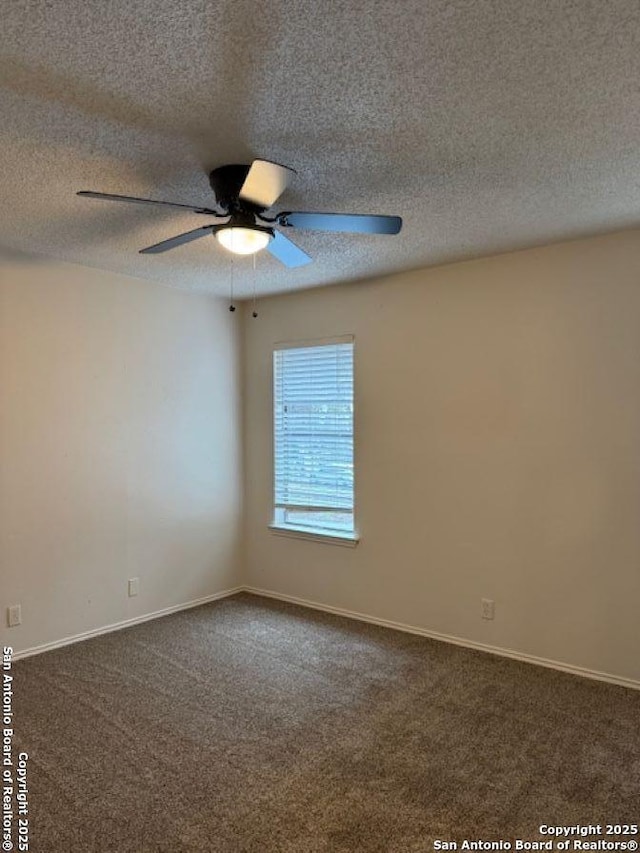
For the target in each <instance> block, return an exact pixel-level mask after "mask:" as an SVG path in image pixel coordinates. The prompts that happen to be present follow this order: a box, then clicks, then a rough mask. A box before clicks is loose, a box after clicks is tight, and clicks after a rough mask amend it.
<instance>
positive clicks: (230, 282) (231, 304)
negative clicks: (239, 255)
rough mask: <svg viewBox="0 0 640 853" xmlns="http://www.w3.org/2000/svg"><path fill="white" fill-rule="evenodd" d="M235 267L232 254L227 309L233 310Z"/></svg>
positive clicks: (234, 307)
mask: <svg viewBox="0 0 640 853" xmlns="http://www.w3.org/2000/svg"><path fill="white" fill-rule="evenodd" d="M234 269H235V263H234V260H233V256H232V257H231V276H230V279H229V311H231V312H233V311H235V310H236V306H235V305H234V304H233V271H234Z"/></svg>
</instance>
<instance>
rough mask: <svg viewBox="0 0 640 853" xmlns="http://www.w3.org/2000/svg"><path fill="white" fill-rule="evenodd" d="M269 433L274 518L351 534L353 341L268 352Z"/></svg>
mask: <svg viewBox="0 0 640 853" xmlns="http://www.w3.org/2000/svg"><path fill="white" fill-rule="evenodd" d="M274 433H275V506H276V516H277V517H276V520H280V521H284V522H285V523H286V522H289V523H294V524H295V523H298V524H302V525H304V526H309V527H318V528H321V529H331V528H333V529H339V530H347V531H348V530H353V343H327V344H320V345H315V346H304V347H293V348H287V349H279V350H276V351H275V352H274ZM278 510H280V511H281V515H280V517H279V518H278ZM283 512H284V517H282V513H283Z"/></svg>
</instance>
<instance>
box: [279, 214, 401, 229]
mask: <svg viewBox="0 0 640 853" xmlns="http://www.w3.org/2000/svg"><path fill="white" fill-rule="evenodd" d="M277 221H278V222H279V224H280V225H292V226H293V227H294V228H304V229H306V230H307V231H347V232H349V231H350V232H355V233H357V234H398V232H399V231H400V229H401V228H402V219H401V218H400V217H399V216H377V215H371V216H367V215H364V214H360V213H306V212H304V213H303V212H298V213H280V214H278V216H277Z"/></svg>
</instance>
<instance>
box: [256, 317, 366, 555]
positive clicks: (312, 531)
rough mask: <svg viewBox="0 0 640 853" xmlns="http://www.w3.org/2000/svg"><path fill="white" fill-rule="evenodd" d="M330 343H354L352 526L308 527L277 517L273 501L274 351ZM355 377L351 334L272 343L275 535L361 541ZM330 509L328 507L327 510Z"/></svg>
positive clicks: (335, 541)
mask: <svg viewBox="0 0 640 853" xmlns="http://www.w3.org/2000/svg"><path fill="white" fill-rule="evenodd" d="M331 344H351V345H352V347H353V361H352V364H353V368H352V369H353V388H354V390H353V401H354V414H353V432H352V440H353V511H352V513H353V530H352V531H341V530H338V529H335V530H331V529H329V528H327V529H324V530H323V529H321V528H313V527H308V526H306V525H297V524H287V523H285V522H282V521H278V520H277V515H278V510H279V509H280V510H281V511H282V509H283V508H282V507H278V506H277V505H276V500H275V498H276V430H275V354H276V352H278V351H280V350H286V349H304V348H305V347H309V348H311V347H319V346H330V345H331ZM355 377H356V346H355V336H354V335H353V334H345V335H339V336H336V337H331V338H312V339H305V340H300V341H278V342H276V343H274V345H273V347H272V351H271V397H270V401H271V522H270V523H269V525H268V527H269V530H270V532H271V533H273V534H274V535H276V536H288V537H291V538H294V539H306V540H310V541H314V542H322V543H326V544H330V545H342V546H346V547H351V548H353V547H355V546H356V545H357V544H358V542H359V541H360V536H359V534H358V529H357V526H356V476H355V469H356V446H355V435H356V426H355V397H356V393H355ZM327 511H330V510H327Z"/></svg>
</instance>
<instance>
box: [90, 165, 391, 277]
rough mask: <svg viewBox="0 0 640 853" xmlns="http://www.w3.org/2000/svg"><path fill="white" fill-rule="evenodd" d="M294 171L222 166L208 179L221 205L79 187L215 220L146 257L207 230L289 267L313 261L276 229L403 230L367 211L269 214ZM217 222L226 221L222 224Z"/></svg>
mask: <svg viewBox="0 0 640 853" xmlns="http://www.w3.org/2000/svg"><path fill="white" fill-rule="evenodd" d="M295 174H296V173H295V171H294V170H293V169H290V168H288V167H287V166H280V165H279V164H278V163H272V162H270V161H269V160H254V161H253V163H251V165H229V166H220V167H218V168H217V169H214V170H213V171H212V172H211V173H210V174H209V183H210V184H211V189H212V190H213V192H214V194H215V198H216V206H217V209H215V210H214V209H213V208H209V207H197V206H191V205H189V204H177V203H175V202H171V201H154V200H153V199H147V198H134V197H132V196H127V195H113V194H112V193H98V192H92V191H90V190H81V191H80V192H79V193H78V195H80V196H88V197H89V198H98V199H105V200H107V201H122V202H129V203H131V204H152V205H161V206H164V207H175V208H179V209H181V210H190V211H191V212H192V213H199V214H202V215H203V216H207V217H209V218H211V217H213V218H214V219H215V220H217V221H216V222H214V223H213V224H210V225H203V226H202V227H201V228H196V229H195V230H193V231H187V232H186V233H185V234H178V235H177V236H176V237H171V238H169V239H168V240H163V241H162V242H161V243H156V244H155V245H153V246H147V248H146V249H141V250H140V254H142V255H153V254H157V253H158V252H166V251H167V250H168V249H174V248H175V247H176V246H182V245H183V244H184V243H190V242H191V241H192V240H197V239H199V238H200V237H205V236H206V235H208V234H215V237H216V240H217V241H218V242H219V243H220V244H221V245H222V246H224V247H225V248H226V249H229V251H231V252H233V253H235V254H237V255H252V254H254V253H255V252H259V251H260V250H261V249H267V251H268V252H270V253H271V254H272V255H273V256H274V257H275V258H277V259H278V260H279V261H281V262H282V263H283V264H284V265H285V266H287V267H291V268H293V267H300V266H303V265H304V264H308V263H309V262H310V261H311V258H310V257H309V255H307V253H306V252H303V251H302V249H300V248H299V247H298V246H296V244H295V243H293V242H292V241H291V240H289V238H288V237H285V236H284V234H283V233H282V232H281V231H279V230H277V229H276V228H275V226H276V225H279V226H280V227H281V228H301V229H305V230H307V231H337V232H355V233H360V234H397V233H398V232H399V231H400V229H401V228H402V219H401V218H400V217H399V216H379V215H370V216H367V215H363V214H357V213H309V212H306V211H297V212H296V211H283V212H282V213H276V214H275V215H274V216H271V217H269V216H265V211H266V210H268V208H270V207H271V206H272V205H273V204H275V202H276V201H277V199H278V198H279V197H280V195H281V194H282V193H283V192H284V190H285V188H286V187H287V185H288V183H289V181H290V180H291V178H292V177H293V175H295ZM219 220H224V222H220V221H219Z"/></svg>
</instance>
